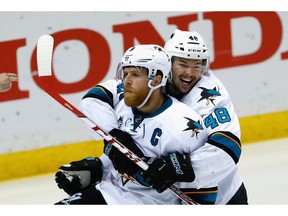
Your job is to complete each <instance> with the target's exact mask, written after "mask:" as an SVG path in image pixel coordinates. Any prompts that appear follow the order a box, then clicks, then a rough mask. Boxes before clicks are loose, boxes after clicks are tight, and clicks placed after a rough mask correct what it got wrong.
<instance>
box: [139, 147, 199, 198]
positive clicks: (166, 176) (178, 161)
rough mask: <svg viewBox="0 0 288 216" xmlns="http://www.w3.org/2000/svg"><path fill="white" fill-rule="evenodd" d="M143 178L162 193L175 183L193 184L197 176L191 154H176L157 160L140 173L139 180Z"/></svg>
mask: <svg viewBox="0 0 288 216" xmlns="http://www.w3.org/2000/svg"><path fill="white" fill-rule="evenodd" d="M141 177H142V178H143V180H144V182H146V183H148V184H150V185H152V187H153V188H154V189H156V190H157V192H158V193H162V192H163V191H164V190H166V189H167V188H168V187H169V186H171V185H172V184H174V183H175V182H193V181H194V179H195V174H194V171H193V168H192V165H191V160H190V157H189V154H187V155H182V154H180V153H178V152H175V153H172V154H170V155H168V156H166V157H160V158H157V159H156V160H155V161H154V162H153V163H152V164H151V165H149V168H148V169H147V170H146V171H140V172H139V173H138V178H137V180H138V181H140V180H139V179H140V178H141Z"/></svg>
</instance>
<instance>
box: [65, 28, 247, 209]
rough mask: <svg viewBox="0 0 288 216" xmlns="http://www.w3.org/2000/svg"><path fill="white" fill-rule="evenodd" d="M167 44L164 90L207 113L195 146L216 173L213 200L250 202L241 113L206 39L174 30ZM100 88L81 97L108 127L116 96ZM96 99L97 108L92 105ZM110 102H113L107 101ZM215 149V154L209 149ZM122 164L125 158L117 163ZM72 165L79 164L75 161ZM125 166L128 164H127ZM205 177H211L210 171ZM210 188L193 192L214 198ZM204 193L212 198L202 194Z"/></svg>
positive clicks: (90, 113)
mask: <svg viewBox="0 0 288 216" xmlns="http://www.w3.org/2000/svg"><path fill="white" fill-rule="evenodd" d="M165 48H166V49H167V50H168V51H169V52H170V55H171V57H172V77H171V78H169V82H168V84H167V85H166V92H167V93H168V94H170V95H173V96H175V97H177V98H178V99H179V100H181V101H182V102H184V103H186V104H187V105H189V106H190V107H192V108H195V109H196V110H197V112H199V113H200V115H201V116H202V117H203V118H204V123H205V124H204V125H205V128H207V129H206V130H208V135H207V142H206V144H205V145H204V143H203V145H204V146H203V148H199V149H197V150H196V151H195V152H194V157H196V156H195V155H198V156H199V157H200V156H201V157H202V159H203V158H205V160H207V167H210V168H211V169H213V170H214V171H213V172H214V175H213V177H212V178H211V179H209V180H210V181H211V182H213V181H216V182H217V186H218V193H214V195H217V199H216V200H214V201H215V204H247V194H246V189H245V186H244V184H243V182H242V179H241V176H240V174H239V170H238V167H237V163H238V161H239V158H240V155H241V142H240V127H239V122H238V118H237V115H236V113H235V111H234V108H233V104H232V102H231V100H230V97H229V94H228V92H227V90H226V89H225V87H224V86H223V84H222V83H221V82H220V80H219V79H218V78H217V77H216V76H215V75H214V74H213V72H212V71H211V70H210V69H209V52H208V49H207V47H206V46H205V43H204V40H203V39H202V37H201V36H200V35H199V34H198V33H197V32H185V31H180V30H176V31H175V32H174V33H173V34H172V36H171V39H170V40H169V41H167V43H166V44H165ZM101 85H102V84H100V85H99V87H100V86H101ZM104 86H105V85H104ZM102 90H103V91H99V92H101V93H97V94H95V92H94V93H92V92H90V93H88V94H87V95H86V96H85V99H84V100H83V101H82V110H83V112H84V113H86V114H87V115H88V116H90V117H92V118H94V120H95V121H97V122H100V123H99V124H100V125H105V127H106V126H107V127H106V130H108V131H109V129H110V130H111V128H113V127H115V126H114V125H116V124H117V121H116V120H117V119H116V117H115V113H114V106H115V104H117V102H116V101H117V97H116V96H115V95H111V94H110V92H109V91H106V90H105V88H102ZM96 101H97V105H95V104H96ZM90 102H91V103H90ZM93 104H94V106H95V108H94V109H93V108H91V106H93ZM107 104H110V106H108V107H107ZM99 107H102V108H101V110H103V112H101V114H100V113H99V114H98V116H97V117H96V116H95V115H97V114H95V113H94V111H93V110H95V109H96V108H97V109H99ZM93 113H94V114H93ZM104 113H105V115H104ZM108 119H109V120H108ZM171 128H173V126H172V125H171ZM208 136H209V137H208ZM213 151H214V154H211V153H212V152H213ZM208 155H209V156H208ZM114 164H116V166H117V161H114ZM119 164H121V162H119V163H118V166H119ZM192 166H193V168H194V169H195V166H196V164H195V163H193V162H192ZM74 169H75V170H77V167H75V168H74ZM123 169H124V170H125V166H123ZM202 174H203V173H202ZM206 178H209V177H208V175H207V176H206ZM75 181H76V180H75ZM64 182H66V184H65V183H64ZM60 185H62V186H63V188H66V189H67V190H71V188H74V189H75V190H76V191H79V186H78V187H73V186H72V185H73V184H71V183H70V182H69V181H67V179H66V178H63V181H62V183H60ZM203 191H205V192H203ZM208 194H209V195H210V196H208ZM212 194H213V191H212V190H208V189H207V188H206V189H205V188H204V189H203V188H197V190H194V191H193V195H191V196H192V198H193V199H195V200H197V201H198V202H200V203H213V201H212V200H213V199H211V197H213V196H212ZM205 195H207V196H206V198H207V197H209V198H210V201H207V199H206V200H205V198H203V196H205ZM215 197H216V196H215Z"/></svg>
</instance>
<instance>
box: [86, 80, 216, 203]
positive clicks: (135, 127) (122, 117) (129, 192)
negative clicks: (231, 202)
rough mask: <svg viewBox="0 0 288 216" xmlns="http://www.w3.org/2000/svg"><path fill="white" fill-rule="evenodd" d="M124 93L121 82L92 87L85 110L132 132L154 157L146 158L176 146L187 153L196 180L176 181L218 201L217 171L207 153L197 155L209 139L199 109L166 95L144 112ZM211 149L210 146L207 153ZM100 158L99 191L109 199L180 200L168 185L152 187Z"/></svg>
mask: <svg viewBox="0 0 288 216" xmlns="http://www.w3.org/2000/svg"><path fill="white" fill-rule="evenodd" d="M122 98H123V95H122V88H121V83H119V82H116V81H114V80H113V81H108V82H106V83H102V84H101V85H98V86H96V87H95V88H93V89H91V90H90V91H89V92H88V93H87V94H86V95H85V96H84V98H83V100H82V103H81V110H82V111H83V113H84V114H85V115H87V116H88V117H89V118H90V119H92V120H93V121H94V122H95V123H97V124H98V125H99V126H101V127H102V128H103V129H104V130H107V131H110V130H112V129H113V128H120V129H121V130H123V131H126V132H127V133H129V134H131V136H132V138H133V139H134V140H135V142H136V144H137V146H138V147H139V148H140V149H141V150H142V152H143V153H144V155H145V156H147V157H149V158H150V160H149V161H148V162H152V161H153V160H154V159H156V158H158V157H160V156H163V155H164V156H165V155H168V154H169V153H172V152H175V151H178V152H179V153H182V154H184V153H189V154H190V156H191V162H192V166H193V169H194V173H195V176H196V178H195V180H194V181H193V182H192V183H181V184H180V183H177V186H178V187H180V188H181V189H182V190H183V191H185V192H187V193H193V190H195V191H197V190H198V189H200V188H205V203H214V202H215V199H216V195H217V184H216V180H214V175H215V171H214V170H213V169H211V166H210V164H209V161H208V160H206V158H205V157H206V156H204V155H202V153H201V155H198V154H197V153H196V154H195V152H196V150H197V149H199V148H201V149H202V151H205V150H204V147H203V144H204V143H205V141H206V140H207V134H206V133H205V131H204V130H203V129H204V128H203V126H202V124H203V122H202V118H201V117H200V116H199V114H197V113H196V112H195V111H194V110H192V109H191V108H190V107H188V106H186V105H185V104H183V103H181V102H179V101H178V100H176V99H174V98H172V97H167V100H166V102H165V103H164V104H163V105H162V106H161V107H160V108H159V109H158V110H157V111H156V112H155V113H153V114H151V115H149V116H145V115H143V114H141V113H139V112H138V111H137V110H136V109H132V108H130V107H127V106H126V105H125V103H124V100H121V99H122ZM209 148H210V147H209ZM208 150H209V149H208ZM210 153H212V154H215V153H214V152H210ZM210 153H209V151H207V153H205V154H206V155H209V154H210ZM208 157H209V156H208ZM101 160H102V162H103V164H104V167H105V168H104V169H105V172H104V177H103V179H102V181H101V183H99V184H98V185H96V188H97V189H98V190H100V191H101V193H102V194H103V196H104V198H105V200H106V201H107V203H108V204H180V203H181V201H180V199H179V198H178V197H176V196H175V195H174V194H173V193H172V192H170V191H169V190H166V191H164V192H163V193H158V192H157V191H156V190H155V189H153V188H148V187H145V186H142V185H140V184H139V183H137V182H136V181H135V180H133V179H129V178H127V177H125V176H123V175H120V174H119V173H118V172H117V171H116V170H115V169H114V167H113V165H112V163H111V162H110V160H109V159H107V156H106V155H103V156H102V157H101ZM202 193H203V192H202ZM192 198H193V197H192ZM198 200H199V199H198ZM200 200H201V199H200Z"/></svg>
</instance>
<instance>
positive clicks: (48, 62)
mask: <svg viewBox="0 0 288 216" xmlns="http://www.w3.org/2000/svg"><path fill="white" fill-rule="evenodd" d="M53 45H54V39H53V37H52V36H50V35H42V36H41V37H40V38H39V40H38V43H37V64H38V76H39V82H40V87H41V88H42V89H43V90H44V91H45V92H46V93H47V94H49V95H50V96H51V97H52V98H53V99H55V100H56V101H58V102H59V103H60V104H61V105H62V106H64V107H65V108H67V109H69V110H70V111H71V112H73V113H74V114H75V115H76V116H77V117H78V118H80V119H81V120H82V121H83V122H84V123H85V124H87V125H88V126H89V127H90V128H92V129H93V130H94V131H95V132H97V133H98V134H99V135H100V136H102V137H103V138H104V139H105V140H106V141H108V142H109V143H111V144H112V145H113V146H114V147H115V148H117V149H118V150H119V151H120V152H122V153H123V154H124V155H125V156H126V157H128V158H129V159H130V160H131V161H133V162H134V163H135V164H137V165H138V166H139V167H141V168H142V169H143V170H147V169H148V168H149V165H148V164H147V163H146V162H145V161H143V160H142V159H141V158H140V157H138V156H137V155H135V154H134V153H133V152H132V151H130V150H129V149H128V148H127V147H126V146H125V145H123V144H122V143H121V142H119V141H118V140H116V139H115V138H114V137H113V136H111V135H110V134H109V133H107V132H105V131H104V130H103V129H102V128H101V127H100V126H98V125H97V124H95V123H94V122H93V121H92V120H91V119H89V118H88V117H87V116H86V115H84V114H83V113H82V112H81V111H80V110H78V109H77V108H76V107H75V106H73V105H72V104H71V103H69V102H68V101H67V100H65V99H64V98H63V97H62V96H61V95H60V94H59V93H58V92H57V91H56V90H55V89H54V87H53V82H52V77H53V75H52V55H53ZM169 189H170V191H171V192H173V193H174V194H175V195H176V196H177V197H179V198H180V199H181V200H182V201H183V202H184V203H186V204H188V205H197V204H198V203H197V202H195V201H194V200H192V199H191V198H190V197H189V196H187V195H186V194H185V193H183V192H182V191H181V190H180V189H179V188H177V187H176V186H174V185H172V186H170V187H169Z"/></svg>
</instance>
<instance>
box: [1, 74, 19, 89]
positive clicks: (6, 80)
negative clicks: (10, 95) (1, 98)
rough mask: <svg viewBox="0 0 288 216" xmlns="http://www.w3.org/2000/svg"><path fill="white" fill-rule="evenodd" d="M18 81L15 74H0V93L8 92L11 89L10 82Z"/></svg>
mask: <svg viewBox="0 0 288 216" xmlns="http://www.w3.org/2000/svg"><path fill="white" fill-rule="evenodd" d="M16 81H18V77H17V74H15V73H1V74H0V92H6V91H9V90H10V89H11V87H12V82H16Z"/></svg>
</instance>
